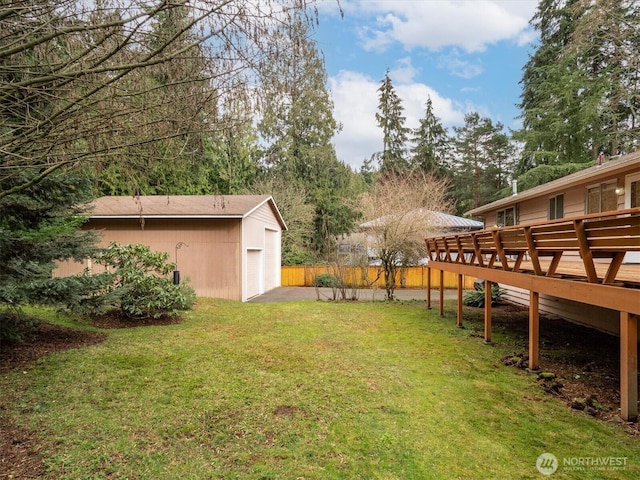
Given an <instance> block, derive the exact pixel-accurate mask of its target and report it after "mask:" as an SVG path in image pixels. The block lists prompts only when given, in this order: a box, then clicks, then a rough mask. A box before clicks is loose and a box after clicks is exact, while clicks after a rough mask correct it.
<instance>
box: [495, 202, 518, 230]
mask: <svg viewBox="0 0 640 480" xmlns="http://www.w3.org/2000/svg"><path fill="white" fill-rule="evenodd" d="M496 220H497V225H498V226H499V227H507V226H509V225H515V224H516V207H515V206H514V207H509V208H505V209H504V210H498V211H497V212H496Z"/></svg>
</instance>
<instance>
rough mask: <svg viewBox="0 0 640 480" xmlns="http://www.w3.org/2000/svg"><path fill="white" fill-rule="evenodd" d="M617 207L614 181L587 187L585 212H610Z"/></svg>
mask: <svg viewBox="0 0 640 480" xmlns="http://www.w3.org/2000/svg"><path fill="white" fill-rule="evenodd" d="M617 209H618V195H616V182H609V183H601V184H600V185H594V186H592V187H588V188H587V213H600V212H611V211H613V210H617Z"/></svg>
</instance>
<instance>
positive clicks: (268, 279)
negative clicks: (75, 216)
mask: <svg viewBox="0 0 640 480" xmlns="http://www.w3.org/2000/svg"><path fill="white" fill-rule="evenodd" d="M83 228H84V229H93V230H98V231H100V232H101V234H102V236H101V241H100V245H101V246H108V245H109V243H111V242H119V243H121V244H136V243H138V244H143V245H148V246H149V247H151V249H152V250H153V251H157V252H167V253H168V254H169V260H170V261H172V262H175V263H176V264H177V270H178V271H179V272H180V274H179V276H180V278H181V281H182V282H188V284H189V285H191V286H192V287H193V288H194V289H195V291H196V294H197V295H198V296H202V297H214V298H225V299H229V300H241V301H246V300H248V299H250V298H252V297H255V296H256V295H260V294H262V293H264V292H267V291H269V290H272V289H274V288H276V287H279V286H280V266H281V232H282V231H283V230H285V229H286V225H285V222H284V220H283V219H282V215H281V214H280V212H279V211H278V208H277V206H276V204H275V202H274V200H273V198H272V197H271V196H269V195H194V196H188V195H169V196H138V197H130V196H127V197H124V196H119V197H102V198H99V199H97V200H95V201H94V202H93V211H92V213H91V216H90V219H89V221H88V222H87V223H86V224H85V225H84V226H83ZM85 267H91V260H89V259H87V261H86V262H85V264H84V265H80V264H78V263H75V264H70V263H66V264H63V265H61V266H60V268H59V269H58V271H57V272H56V274H57V275H58V276H62V275H69V274H72V273H77V272H79V271H81V270H82V269H83V268H85ZM93 268H98V267H96V266H94V267H93Z"/></svg>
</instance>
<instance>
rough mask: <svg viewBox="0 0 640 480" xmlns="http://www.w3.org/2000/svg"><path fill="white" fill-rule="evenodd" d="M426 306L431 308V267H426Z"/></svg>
mask: <svg viewBox="0 0 640 480" xmlns="http://www.w3.org/2000/svg"><path fill="white" fill-rule="evenodd" d="M427 308H428V309H429V310H431V267H427Z"/></svg>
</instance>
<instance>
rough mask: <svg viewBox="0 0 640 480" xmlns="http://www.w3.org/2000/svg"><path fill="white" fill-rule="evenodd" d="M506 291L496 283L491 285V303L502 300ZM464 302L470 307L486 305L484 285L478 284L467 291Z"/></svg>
mask: <svg viewBox="0 0 640 480" xmlns="http://www.w3.org/2000/svg"><path fill="white" fill-rule="evenodd" d="M505 293H506V291H505V290H504V289H502V288H500V286H499V285H496V284H494V285H493V286H492V287H491V305H495V304H496V303H498V302H500V301H501V300H502V296H503V295H504V294H505ZM462 303H464V304H465V305H466V306H468V307H479V308H482V307H484V286H476V288H475V290H469V291H468V292H465V294H464V298H463V300H462Z"/></svg>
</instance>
